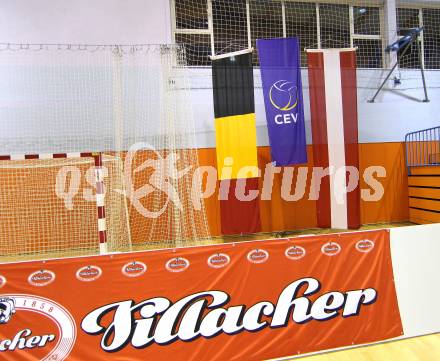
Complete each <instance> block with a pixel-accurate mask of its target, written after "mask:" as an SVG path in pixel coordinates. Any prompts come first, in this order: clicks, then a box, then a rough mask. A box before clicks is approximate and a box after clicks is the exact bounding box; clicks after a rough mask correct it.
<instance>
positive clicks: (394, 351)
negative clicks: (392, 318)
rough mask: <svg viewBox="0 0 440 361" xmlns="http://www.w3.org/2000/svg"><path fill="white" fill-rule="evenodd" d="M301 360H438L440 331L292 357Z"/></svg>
mask: <svg viewBox="0 0 440 361" xmlns="http://www.w3.org/2000/svg"><path fill="white" fill-rule="evenodd" d="M293 360H300V361H437V360H440V333H437V334H433V335H429V336H422V337H415V338H410V339H407V340H402V341H393V342H386V343H382V344H378V345H374V346H366V347H359V348H354V349H351V350H345V351H336V352H328V353H324V354H320V355H316V356H309V357H300V358H295V359H291V360H289V361H293Z"/></svg>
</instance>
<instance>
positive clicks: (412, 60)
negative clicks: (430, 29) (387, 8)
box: [397, 8, 420, 68]
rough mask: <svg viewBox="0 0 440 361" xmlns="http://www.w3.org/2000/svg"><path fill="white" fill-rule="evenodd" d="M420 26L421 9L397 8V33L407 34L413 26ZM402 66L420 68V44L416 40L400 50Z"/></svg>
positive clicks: (400, 34)
mask: <svg viewBox="0 0 440 361" xmlns="http://www.w3.org/2000/svg"><path fill="white" fill-rule="evenodd" d="M418 26H420V10H419V9H408V8H398V9H397V35H398V36H405V35H406V34H408V32H409V30H410V29H411V28H415V27H418ZM398 56H399V67H400V68H419V67H420V66H419V50H418V44H417V42H416V41H414V42H413V43H412V44H411V45H410V46H409V48H408V49H407V50H406V51H405V48H404V49H402V50H400V51H399V54H398Z"/></svg>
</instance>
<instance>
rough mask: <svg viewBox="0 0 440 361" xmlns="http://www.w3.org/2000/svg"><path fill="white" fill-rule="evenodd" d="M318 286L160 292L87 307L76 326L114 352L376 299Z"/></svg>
mask: <svg viewBox="0 0 440 361" xmlns="http://www.w3.org/2000/svg"><path fill="white" fill-rule="evenodd" d="M321 286H322V285H321V284H320V282H319V281H318V280H317V279H315V278H302V279H299V280H296V281H294V282H292V283H290V284H288V285H287V286H286V287H285V288H284V289H282V290H281V291H280V294H279V296H278V297H277V298H276V299H277V301H276V303H273V302H271V301H267V300H262V301H260V302H257V303H255V304H252V305H243V304H240V305H229V302H230V300H231V296H230V295H229V294H228V293H226V292H224V291H204V292H198V293H194V294H190V295H188V296H185V297H183V298H181V299H178V300H177V301H176V302H174V303H172V302H171V301H170V300H169V299H168V298H165V297H153V298H149V299H146V300H144V301H141V302H139V303H135V301H133V300H124V301H120V302H115V303H111V304H107V305H104V306H101V307H99V308H96V309H94V310H93V311H91V312H89V313H88V314H87V315H86V316H85V317H84V318H83V320H82V322H81V328H82V330H83V331H84V332H86V333H87V334H89V335H96V336H101V341H100V345H101V348H102V349H103V350H104V351H106V352H117V351H120V350H122V349H123V348H125V347H126V346H127V345H129V344H131V345H132V346H133V347H134V348H145V347H148V346H150V345H153V344H158V345H168V344H170V343H173V342H175V341H178V340H180V341H185V342H190V341H193V340H195V339H197V338H199V337H204V338H213V337H216V336H219V335H221V334H226V335H236V334H239V333H241V332H246V331H247V332H258V331H261V330H263V329H265V328H270V329H275V328H280V327H288V326H289V324H290V325H291V324H292V323H294V324H299V325H300V324H304V323H307V322H312V321H314V320H315V321H321V322H323V321H329V320H331V319H333V318H335V317H342V318H348V317H356V316H358V315H359V313H360V312H361V309H362V308H365V306H368V305H371V304H373V303H375V302H376V300H377V294H378V293H377V291H376V290H375V289H374V288H366V289H357V290H350V291H345V292H341V291H339V290H337V291H331V292H327V293H324V294H318V293H319V291H320V290H321V289H322V287H321ZM312 295H313V297H311V296H312Z"/></svg>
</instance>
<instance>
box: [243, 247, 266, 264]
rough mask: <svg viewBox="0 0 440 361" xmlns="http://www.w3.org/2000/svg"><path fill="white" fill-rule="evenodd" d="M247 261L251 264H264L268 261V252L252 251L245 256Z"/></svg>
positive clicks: (261, 250) (262, 250)
mask: <svg viewBox="0 0 440 361" xmlns="http://www.w3.org/2000/svg"><path fill="white" fill-rule="evenodd" d="M247 259H248V261H249V262H252V263H264V262H266V261H267V260H268V259H269V252H267V251H265V250H264V249H253V250H252V251H250V252H249V253H248V254H247Z"/></svg>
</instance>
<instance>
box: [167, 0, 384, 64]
mask: <svg viewBox="0 0 440 361" xmlns="http://www.w3.org/2000/svg"><path fill="white" fill-rule="evenodd" d="M172 1H173V3H174V11H175V25H174V27H175V29H174V37H175V40H176V42H178V43H184V44H185V48H186V53H187V55H188V59H189V63H190V64H191V65H205V66H206V65H209V63H210V60H209V55H210V52H211V53H215V54H223V53H229V52H232V51H237V50H242V49H246V48H248V47H251V46H253V47H254V48H255V47H256V39H260V38H278V37H283V36H296V37H298V38H299V41H300V48H301V50H303V49H304V48H320V47H322V48H335V47H336V48H340V47H351V46H357V47H358V48H359V50H358V66H359V67H367V68H381V67H382V66H383V48H384V44H383V40H382V36H381V8H380V7H377V6H368V7H361V6H354V4H355V3H356V2H355V1H354V0H353V5H350V4H349V3H348V2H347V1H342V0H341V2H344V4H337V3H328V2H323V3H319V2H313V1H290V0H285V1H281V0H172ZM211 19H212V21H211ZM253 62H254V64H255V65H258V55H257V52H256V51H255V52H254V55H253ZM306 62H307V60H306V54H305V52H303V51H301V65H302V66H306V65H307V63H306Z"/></svg>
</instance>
